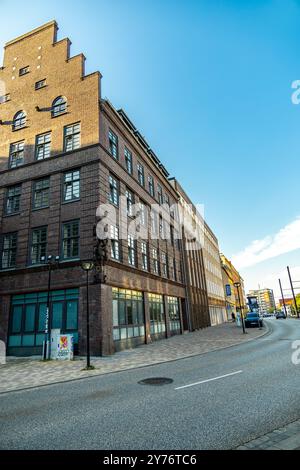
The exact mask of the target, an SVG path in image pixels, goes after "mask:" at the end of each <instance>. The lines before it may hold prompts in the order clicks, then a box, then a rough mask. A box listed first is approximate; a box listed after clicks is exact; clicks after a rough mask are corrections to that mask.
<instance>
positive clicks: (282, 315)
mask: <svg viewBox="0 0 300 470" xmlns="http://www.w3.org/2000/svg"><path fill="white" fill-rule="evenodd" d="M280 318H282V319H284V320H285V318H286V316H285V314H284V313H283V312H278V313H277V314H276V320H279V319H280Z"/></svg>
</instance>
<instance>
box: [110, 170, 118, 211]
mask: <svg viewBox="0 0 300 470" xmlns="http://www.w3.org/2000/svg"><path fill="white" fill-rule="evenodd" d="M114 183H116V186H115V185H114ZM108 186H109V191H108V201H109V202H110V204H113V205H114V206H115V207H119V204H120V181H119V180H118V178H116V177H115V176H114V175H112V174H111V173H110V174H109V177H108ZM112 189H113V191H112ZM112 195H116V196H117V197H116V201H117V202H115V201H114V198H111V196H112Z"/></svg>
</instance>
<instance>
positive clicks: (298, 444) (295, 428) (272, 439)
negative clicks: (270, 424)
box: [237, 419, 300, 450]
mask: <svg viewBox="0 0 300 470" xmlns="http://www.w3.org/2000/svg"><path fill="white" fill-rule="evenodd" d="M237 450H300V419H298V420H297V421H294V422H292V423H290V424H287V425H286V426H284V427H283V428H279V429H275V430H274V431H272V432H270V433H268V434H265V435H264V436H262V437H259V438H258V439H254V440H252V441H249V442H246V443H245V444H243V445H242V446H239V447H237Z"/></svg>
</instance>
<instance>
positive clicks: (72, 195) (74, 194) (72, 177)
mask: <svg viewBox="0 0 300 470" xmlns="http://www.w3.org/2000/svg"><path fill="white" fill-rule="evenodd" d="M79 198H80V170H72V171H68V172H66V173H64V180H63V201H64V202H69V201H76V200H77V199H79Z"/></svg>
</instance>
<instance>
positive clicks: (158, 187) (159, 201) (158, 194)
mask: <svg viewBox="0 0 300 470" xmlns="http://www.w3.org/2000/svg"><path fill="white" fill-rule="evenodd" d="M157 197H158V204H159V205H162V204H163V194H162V187H161V186H160V185H159V184H158V185H157Z"/></svg>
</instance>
